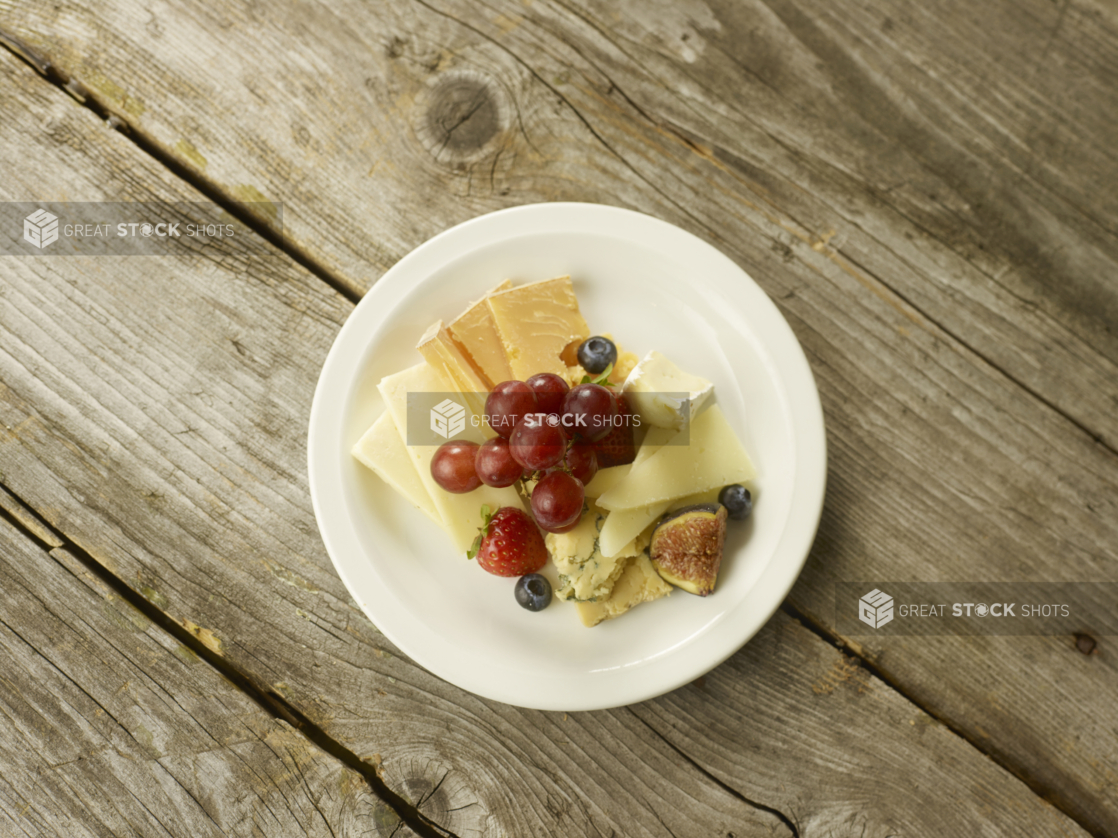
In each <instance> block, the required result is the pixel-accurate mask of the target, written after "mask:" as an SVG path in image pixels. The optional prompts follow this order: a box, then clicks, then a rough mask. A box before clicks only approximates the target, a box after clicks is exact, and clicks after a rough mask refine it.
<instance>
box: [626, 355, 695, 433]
mask: <svg viewBox="0 0 1118 838" xmlns="http://www.w3.org/2000/svg"><path fill="white" fill-rule="evenodd" d="M621 392H623V393H624V394H625V396H626V397H627V398H628V400H629V406H630V407H631V408H632V409H633V411H634V412H635V413H637V414H638V415H639V416H640V417H641V421H642V422H646V423H648V424H650V425H652V426H654V427H657V428H668V429H670V430H673V431H682V430H683V429H684V428H685V427H687V425H688V423H689V422H690V421H691V419H692V418H694V417H695V416H698V415H699V413H700V412H701V411H702V409H703V408H704V407H705V406H706V405H707V403H708V402H709V401H710V397H711V395H712V394H713V393H714V385H713V384H711V383H710V382H709V381H707V380H706V379H705V378H699V376H697V375H690V374H688V373H685V372H684V371H683V370H681V369H680V368H679V367H677V366H676V365H675V364H673V363H672V362H671V361H669V360H668V359H667V358H665V357H664V356H663V355H661V354H660V353H659V352H657V351H656V350H653V351H651V352H649V353H648V354H647V355H645V356H644V357H643V358H642V359H641V361H640V363H639V364H637V365H636V366H635V367H634V368H633V371H632V372H631V373H629V376H628V377H627V378H626V379H625V383H624V384H623V385H622V387H621Z"/></svg>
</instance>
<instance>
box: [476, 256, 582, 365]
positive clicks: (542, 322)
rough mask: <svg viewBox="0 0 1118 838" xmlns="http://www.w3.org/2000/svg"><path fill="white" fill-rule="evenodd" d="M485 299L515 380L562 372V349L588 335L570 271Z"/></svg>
mask: <svg viewBox="0 0 1118 838" xmlns="http://www.w3.org/2000/svg"><path fill="white" fill-rule="evenodd" d="M485 301H486V304H487V305H488V306H489V311H490V313H491V314H492V315H493V322H494V324H495V325H496V327H497V334H498V335H499V336H500V338H501V345H502V346H503V347H504V350H505V356H506V357H507V358H508V361H509V368H510V369H511V370H512V375H513V378H516V379H518V380H520V381H524V380H526V379H527V378H529V377H531V376H533V375H535V374H536V373H540V372H551V373H555V374H556V375H566V374H567V364H566V363H565V362H564V360H563V358H562V357H561V356H562V354H563V350H564V349H566V348H567V347H568V346H569V345H570V344H572V343H573V344H576V346H577V344H579V343H581V342H582V341H584V340H586V339H587V338H588V337H590V328H589V327H588V326H587V325H586V321H585V320H584V319H583V318H582V315H581V314H580V313H579V310H578V298H577V297H575V292H574V288H573V286H572V285H571V278H570V277H569V276H562V277H559V278H557V279H545V280H543V281H541V282H530V283H528V284H527V285H518V286H516V287H515V288H510V289H508V290H507V291H498V292H497V293H496V294H491V295H490V296H488V297H486V300H485ZM568 360H569V359H568Z"/></svg>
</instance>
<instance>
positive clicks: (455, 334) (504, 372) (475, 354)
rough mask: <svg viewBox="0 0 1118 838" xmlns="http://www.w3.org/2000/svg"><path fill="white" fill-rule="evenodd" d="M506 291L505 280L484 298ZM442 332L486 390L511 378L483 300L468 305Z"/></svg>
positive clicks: (509, 285)
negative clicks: (446, 334)
mask: <svg viewBox="0 0 1118 838" xmlns="http://www.w3.org/2000/svg"><path fill="white" fill-rule="evenodd" d="M509 288H512V282H511V281H510V280H507V279H506V280H505V281H504V282H502V283H501V284H500V285H498V286H497V287H496V288H493V289H492V290H491V291H490V292H489V293H488V294H486V297H488V296H489V295H490V294H496V293H497V292H498V291H506V290H508V289H509ZM446 330H447V333H448V334H449V335H450V339H451V340H452V341H454V343H455V345H456V346H457V347H458V349H459V350H460V351H461V352H462V354H463V355H464V356H465V357H466V359H467V360H468V361H469V362H470V363H471V364H472V366H473V368H474V370H475V371H476V372H477V374H478V375H479V376H480V377H481V379H482V381H483V382H484V383H485V389H486V390H492V389H493V388H494V387H495V386H496V385H498V384H500V383H501V382H502V381H509V380H511V379H512V378H513V374H512V369H511V368H510V367H509V362H508V358H506V357H505V348H504V346H502V345H501V338H500V336H499V335H498V334H497V326H496V325H495V324H494V323H493V315H492V314H491V313H490V311H489V306H488V305H487V304H486V302H485V297H482V298H481V299H480V300H478V301H477V302H473V303H470V306H469V308H467V309H466V310H465V311H464V312H462V313H461V314H460V315H458V317H456V318H455V319H454V320H453V321H451V322H450V323H449V324H448V325H447V327H446Z"/></svg>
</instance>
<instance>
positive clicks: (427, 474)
mask: <svg viewBox="0 0 1118 838" xmlns="http://www.w3.org/2000/svg"><path fill="white" fill-rule="evenodd" d="M377 389H378V390H380V394H381V396H383V397H384V403H385V404H386V405H388V412H389V413H391V414H392V421H393V422H394V423H395V424H396V430H397V431H398V432H399V434H400V438H401V439H402V440H404V442H405V443H406V442H407V438H408V437H407V432H408V431H407V421H408V393H446V392H450V390H451V388H450V386H449V384H448V382H447V381H446V379H444V378H443V377H442V375H440V374H439V372H438V371H437V370H436V369H435V368H434V367H432V366H431V365H430V364H428V363H422V364H416V365H415V366H414V367H408V368H407V369H406V370H402V371H400V372H398V373H395V374H394V375H389V376H385V377H384V378H382V379H381V382H380V384H378V385H377ZM472 418H473V417H467V419H466V427H465V429H464V430H463V431H462V432H461V433H460V435H459V436H457V437H456V439H463V440H470V441H472V442H478V443H481V442H484V441H485V437H484V436H483V435H482V432H481V429H480V425H481V423H480V422H478V423H477V425H476V426H475V424H474V422H473V421H471V420H472ZM405 449H406V451H407V455H408V459H409V460H410V461H411V462H412V464H413V465H414V467H415V470H416V471H417V472H418V474H419V479H420V481H422V483H423V486H424V488H426V489H427V492H428V493H429V494H430V495H431V500H432V501H433V502H434V505H435V509H436V510H438V513H439V515H440V516H441V517H442V520H443V529H444V530H445V531H446V534H447V535H448V536H450V540H451V543H453V545H454V549H455V550H456V551H458V552H460V553H465V552H466V551H467V550H468V549H469V547H470V545H471V544H472V543H473V540H474V537H475V536H476V535H477V531H478V527H480V526H481V507H482V504H488V506H489V508H490V509H492V510H496V509H499V508H500V507H502V506H514V507H516V508H517V509H523V508H524V504H523V503H521V501H520V494H519V493H518V492H517V491H516V487H515V486H509V487H507V488H504V489H495V488H493V487H492V486H486V485H485V484H482V485H481V486H479V487H478V488H476V489H474V490H473V491H472V492H467V493H466V494H462V495H455V494H451V493H450V492H448V491H446V490H445V489H443V488H442V487H441V486H439V484H438V483H436V482H435V478H434V477H432V476H431V458H432V457H433V456H434V455H435V451H436V450H437V449H438V446H437V445H405Z"/></svg>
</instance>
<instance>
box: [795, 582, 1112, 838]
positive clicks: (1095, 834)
mask: <svg viewBox="0 0 1118 838" xmlns="http://www.w3.org/2000/svg"><path fill="white" fill-rule="evenodd" d="M780 610H781V611H783V612H784V613H785V614H787V615H788V616H789V617H791V618H792V619H793V620H795V621H796V622H798V623H799V624H800V625H802V626H803V627H804V628H806V629H807V630H808V631H810V632H811V633H812V634H814V635H816V636H817V637H819V638H820V639H821V640H822V641H823V642H824V643H826V644H828V645H830V646H833V647H834V648H835V649H837V650H838V651H839V652H840V653H842V654H843V655H845V656H846V657H848V658H850V659H852V660H854V661H855V662H856V663H857V664H859V665H860V666H861V667H862V668H864V669H865V670H866V671H867V672H869V673H870V674H871V675H872V676H873V677H875V678H877V679H878V680H879V681H881V683H883V684H885V685H886V686H887V687H889V688H891V689H892V690H894V691H896V692H898V693H900V694H901V695H902V696H903V697H904V698H905V699H906V700H907V701H910V702H911V703H912V704H914V705H915V706H917V707H919V708H920V709H921V710H923V711H924V712H925V713H927V714H928V715H929V716H931V717H932V718H933V719H935V720H936V721H937V722H939V723H940V724H941V725H943V726H944V727H945V728H947V730H949V731H951V732H952V733H954V734H955V735H956V736H958V737H959V738H960V739H962V740H963V741H964V742H966V743H967V744H968V745H970V746H971V747H972V748H974V749H975V750H976V751H978V752H979V753H980V754H982V755H983V756H984V757H986V758H987V759H988V760H990V761H991V762H993V763H994V765H996V766H998V767H999V768H1001V769H1003V770H1004V771H1006V772H1008V773H1009V774H1010V775H1012V776H1013V777H1016V778H1017V779H1018V780H1020V781H1021V782H1022V783H1024V785H1025V787H1026V788H1027V789H1028V790H1029V791H1031V792H1032V793H1033V794H1035V795H1036V796H1037V797H1039V798H1040V799H1041V800H1043V801H1044V802H1045V803H1047V804H1049V805H1050V806H1052V807H1053V808H1054V809H1056V810H1058V811H1060V812H1061V813H1063V814H1064V815H1065V816H1066V817H1067V818H1068V819H1069V820H1071V821H1072V822H1073V823H1075V824H1076V825H1077V826H1078V827H1079V828H1080V829H1082V830H1083V831H1084V832H1086V833H1087V834H1088V835H1091V836H1092V838H1110V836H1107V835H1104V834H1103V833H1102V832H1100V831H1098V830H1096V829H1092V828H1091V826H1090V825H1089V824H1086V823H1083V822H1082V821H1080V820H1079V819H1077V818H1076V817H1075V815H1074V814H1073V813H1072V812H1071V811H1069V809H1068V807H1067V806H1064V805H1062V804H1061V802H1060V800H1059V799H1058V798H1057V797H1056V796H1055V795H1053V793H1052V789H1049V788H1047V787H1045V786H1044V784H1042V783H1039V782H1037V781H1036V780H1035V779H1034V778H1033V777H1031V776H1029V774H1028V772H1026V771H1023V770H1021V768H1020V766H1016V765H1012V764H1010V763H1009V762H1007V761H1005V760H1002V759H999V758H998V757H997V756H996V755H995V754H992V753H990V752H989V751H988V750H986V749H985V748H983V747H982V745H981V742H980V741H979V740H977V739H975V738H974V737H972V736H968V735H967V733H966V731H965V730H963V729H961V728H960V727H958V726H957V725H955V724H953V723H952V722H951V720H950V719H948V718H946V717H944V716H942V715H940V714H939V713H936V712H935V711H934V710H929V709H928V708H927V707H925V706H924V705H923V704H921V703H920V701H919V699H917V698H916V696H914V695H912V694H911V693H910V692H909V691H907V690H905V689H904V687H903V686H902V685H901V684H900V683H898V682H897V680H896V679H895V678H893V677H891V676H890V675H889V673H888V672H887V671H885V670H884V669H882V668H881V667H879V666H878V665H877V664H876V663H874V662H873V661H872V660H871V659H870V658H869V657H866V656H865V655H863V654H861V653H860V652H859V651H858V650H857V649H855V648H854V645H855V644H851V643H849V642H848V641H846V640H845V639H844V638H843V637H842V636H841V635H839V634H837V633H836V632H833V631H831V630H830V629H828V628H827V627H826V626H825V625H823V624H822V623H819V622H816V621H814V620H812V619H811V617H809V616H808V615H807V614H805V613H803V612H802V611H800V609H798V608H796V607H795V606H794V605H792V604H791V602H789V601H788V600H787V599H786V600H785V601H784V602H782V603H781V605H780Z"/></svg>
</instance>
